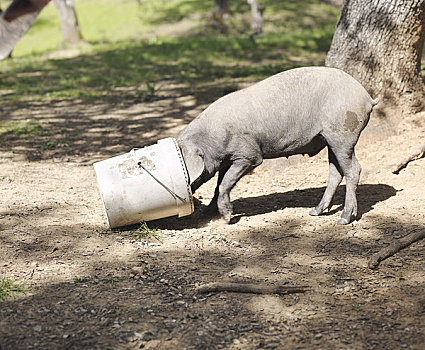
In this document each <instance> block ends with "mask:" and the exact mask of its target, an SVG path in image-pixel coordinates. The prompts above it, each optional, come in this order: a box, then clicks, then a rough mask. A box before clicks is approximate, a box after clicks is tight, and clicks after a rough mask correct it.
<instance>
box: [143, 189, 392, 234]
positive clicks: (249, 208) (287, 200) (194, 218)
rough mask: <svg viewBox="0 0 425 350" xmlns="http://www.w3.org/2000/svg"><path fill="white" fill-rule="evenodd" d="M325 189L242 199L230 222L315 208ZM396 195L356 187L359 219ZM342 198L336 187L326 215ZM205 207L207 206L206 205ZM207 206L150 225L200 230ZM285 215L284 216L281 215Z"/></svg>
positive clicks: (338, 207)
mask: <svg viewBox="0 0 425 350" xmlns="http://www.w3.org/2000/svg"><path fill="white" fill-rule="evenodd" d="M325 188H326V187H318V188H307V189H302V190H293V191H288V192H283V193H273V194H268V195H263V196H258V197H245V198H240V199H237V200H235V201H233V202H232V203H233V215H234V217H233V219H232V222H231V223H236V222H237V221H239V219H240V218H241V217H243V216H254V215H260V214H266V213H270V212H272V211H276V210H280V209H285V208H298V207H300V208H314V207H315V206H316V205H317V204H318V203H319V201H320V199H321V198H322V196H323V193H324V191H325ZM396 193H397V191H396V189H395V188H394V187H392V186H389V185H384V184H373V185H372V184H371V185H360V186H359V187H358V188H357V201H358V219H360V218H361V216H362V215H363V214H365V213H367V212H369V211H370V210H372V209H373V206H374V205H375V204H376V203H379V202H382V201H384V200H386V199H388V198H390V197H392V196H395V194H396ZM344 198H345V185H344V186H339V187H338V189H337V192H336V193H335V196H334V199H333V207H332V210H331V211H330V212H329V213H326V214H324V215H332V214H334V213H336V212H337V211H340V210H342V207H343V204H344ZM206 204H208V203H206ZM205 208H206V205H204V204H201V203H197V205H196V206H195V212H194V213H193V214H192V215H190V216H186V217H182V218H177V217H171V218H165V219H160V220H155V221H151V222H150V223H149V226H150V227H152V228H158V229H170V230H183V229H187V228H200V227H204V226H206V225H207V224H208V222H209V221H210V220H211V219H212V217H211V216H208V215H204V214H203V210H204V209H205ZM282 215H284V214H282Z"/></svg>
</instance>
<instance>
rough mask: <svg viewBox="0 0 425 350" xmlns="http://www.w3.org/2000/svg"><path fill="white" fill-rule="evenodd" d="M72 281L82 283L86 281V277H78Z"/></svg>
mask: <svg viewBox="0 0 425 350" xmlns="http://www.w3.org/2000/svg"><path fill="white" fill-rule="evenodd" d="M72 280H73V281H74V282H76V283H83V282H87V281H88V279H87V278H86V277H80V276H75V277H72Z"/></svg>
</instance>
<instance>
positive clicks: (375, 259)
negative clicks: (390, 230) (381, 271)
mask: <svg viewBox="0 0 425 350" xmlns="http://www.w3.org/2000/svg"><path fill="white" fill-rule="evenodd" d="M424 238H425V230H420V231H414V232H412V233H410V234H408V235H407V236H404V237H402V238H400V239H397V240H396V241H394V242H392V243H391V244H390V245H389V246H387V247H385V248H382V249H381V250H380V251H379V252H377V253H375V254H373V255H372V256H371V257H370V259H369V264H368V265H369V268H371V269H376V268H377V267H378V265H379V263H380V262H381V261H382V260H385V259H386V258H389V257H390V256H393V255H394V254H395V253H397V252H399V251H400V250H402V249H404V248H406V247H408V246H409V245H411V244H412V243H414V242H416V241H419V240H421V239H424Z"/></svg>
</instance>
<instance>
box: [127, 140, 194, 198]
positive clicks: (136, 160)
mask: <svg viewBox="0 0 425 350" xmlns="http://www.w3.org/2000/svg"><path fill="white" fill-rule="evenodd" d="M138 149H139V148H133V149H132V150H131V151H130V153H131V155H132V156H133V159H134V161H135V162H136V164H137V165H138V166H139V167H141V168H142V169H143V170H144V171H146V172H147V173H148V174H149V175H150V176H152V178H153V179H154V180H155V181H156V182H158V183H159V184H160V185H161V186H162V187H164V188H165V189H166V190H167V191H168V193H170V194H171V195H172V196H173V197H174V199H177V198H178V199H180V200H181V201H182V202H186V199H185V198H182V197H180V196H179V195H178V194H177V193H174V192H173V191H172V190H171V189H170V188H168V187H167V186H166V185H165V184H163V183H162V182H161V181H160V180H158V179H157V178H156V177H155V176H154V175H153V174H152V173H151V172H150V171H149V170H148V169H146V168H145V167H144V166H143V164H142V162H141V161H140V160H139V159H137V157H136V150H138Z"/></svg>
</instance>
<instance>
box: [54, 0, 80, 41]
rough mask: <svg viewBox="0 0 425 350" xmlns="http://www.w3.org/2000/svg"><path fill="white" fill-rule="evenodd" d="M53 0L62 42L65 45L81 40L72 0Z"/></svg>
mask: <svg viewBox="0 0 425 350" xmlns="http://www.w3.org/2000/svg"><path fill="white" fill-rule="evenodd" d="M54 2H55V5H56V8H57V10H58V13H59V19H60V23H61V32H62V42H63V43H64V44H65V46H75V45H76V44H78V43H79V42H80V41H81V39H82V35H81V32H80V27H79V25H78V20H77V15H76V13H75V9H74V4H73V2H72V0H54Z"/></svg>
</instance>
